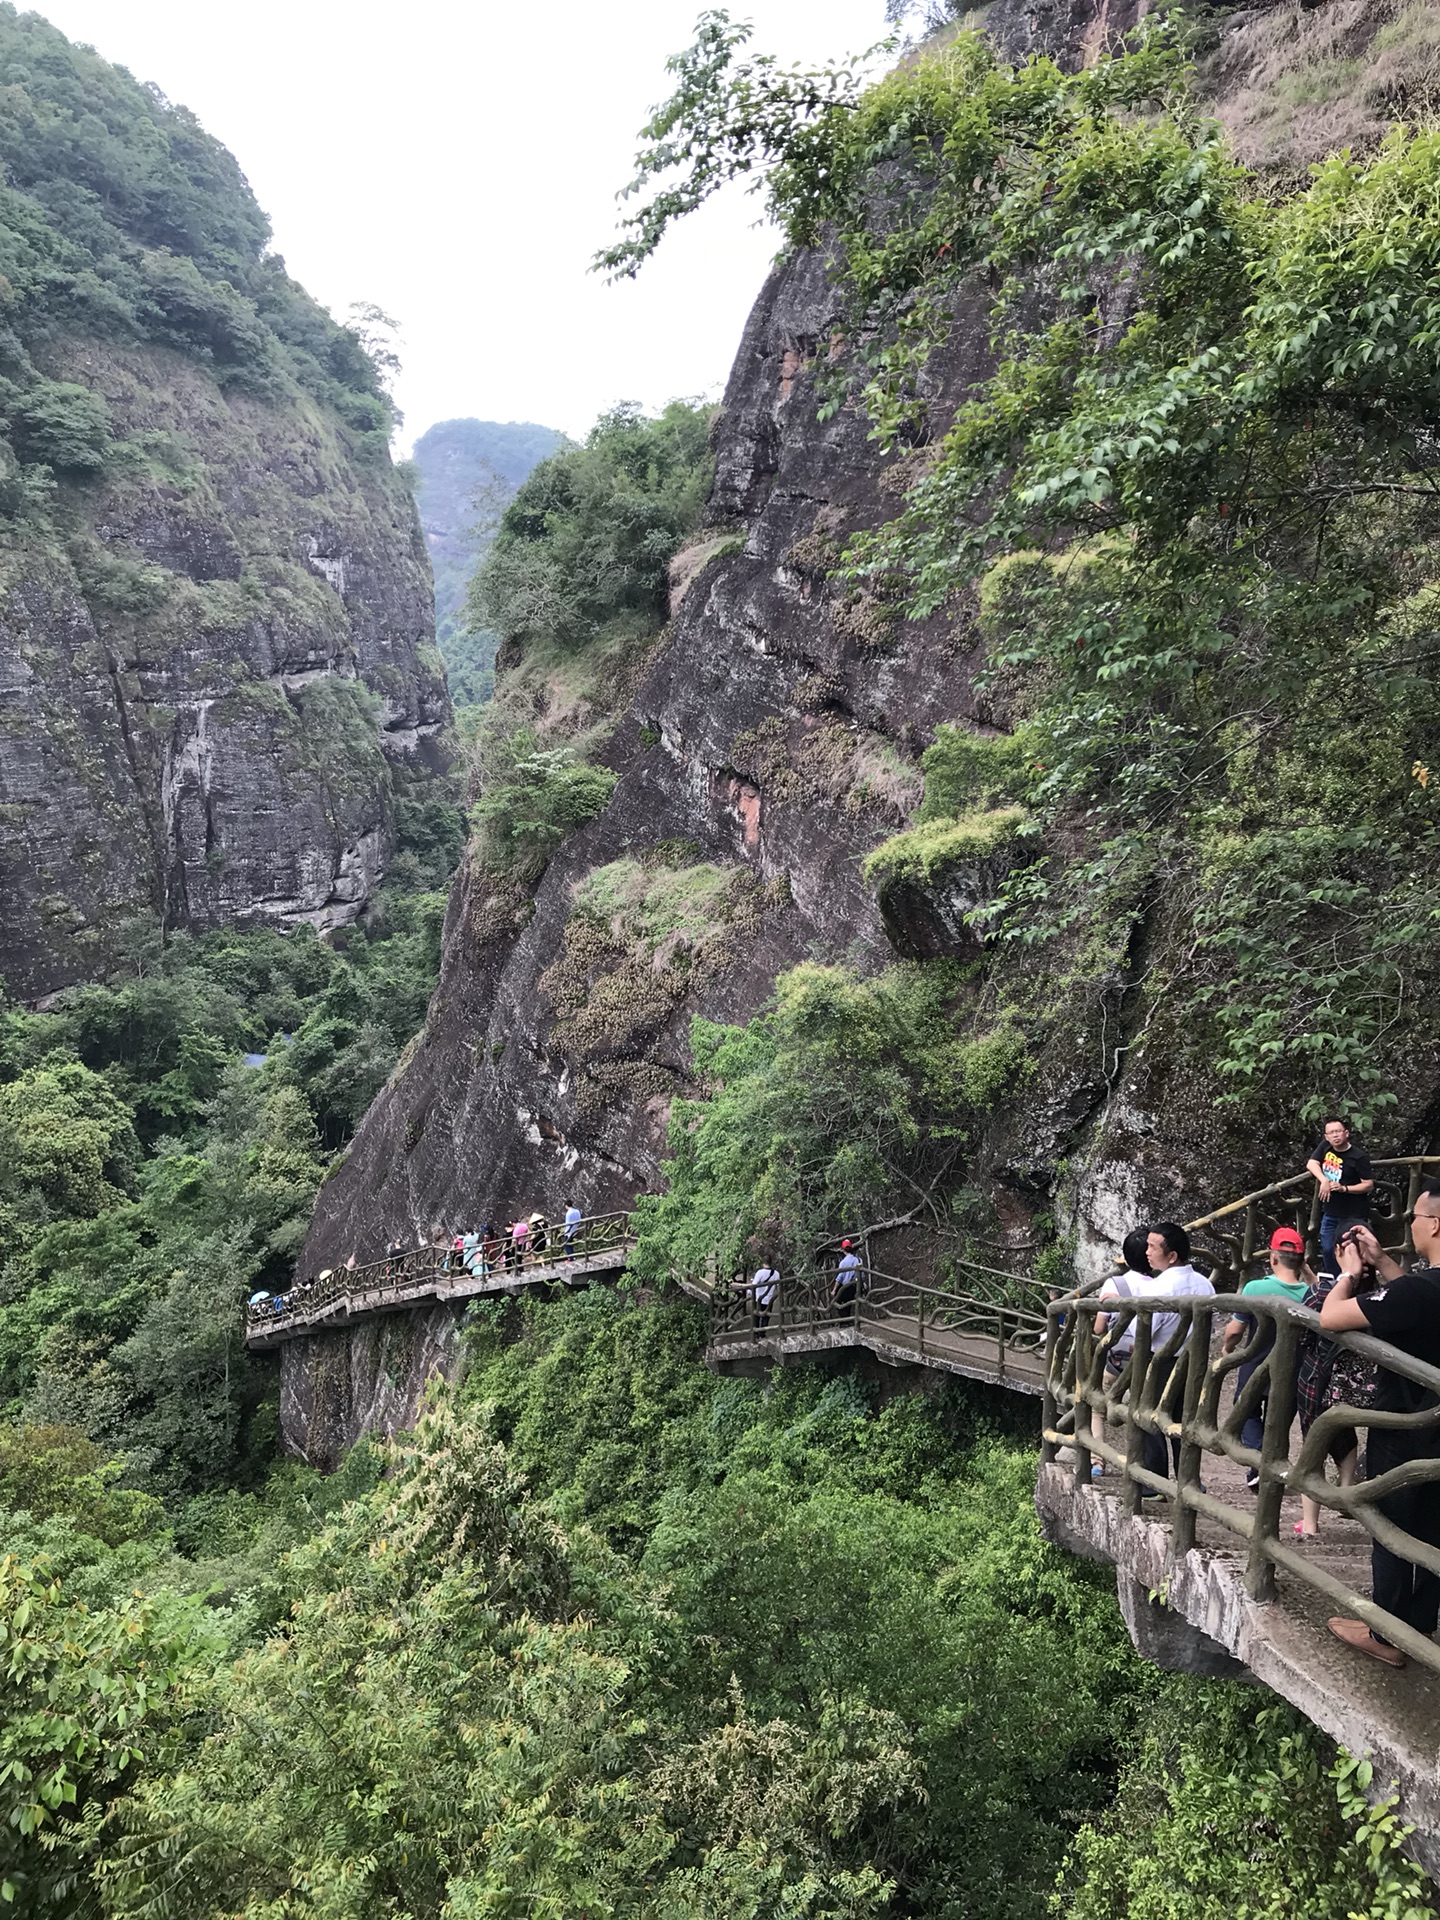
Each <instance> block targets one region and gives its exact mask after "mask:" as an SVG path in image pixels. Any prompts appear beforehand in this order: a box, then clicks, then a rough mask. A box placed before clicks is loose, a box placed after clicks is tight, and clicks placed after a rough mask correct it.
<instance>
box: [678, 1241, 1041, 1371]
mask: <svg viewBox="0 0 1440 1920" xmlns="http://www.w3.org/2000/svg"><path fill="white" fill-rule="evenodd" d="M961 1271H962V1272H963V1274H964V1276H965V1278H966V1279H967V1280H968V1281H969V1282H970V1285H971V1286H972V1287H973V1288H974V1289H975V1290H974V1291H973V1292H969V1291H963V1292H962V1291H961V1290H960V1289H959V1288H942V1287H926V1286H921V1285H920V1284H918V1282H916V1281H913V1280H903V1279H900V1278H899V1277H898V1276H897V1275H895V1274H890V1273H882V1272H881V1271H880V1270H879V1269H878V1268H875V1267H871V1266H862V1267H860V1268H859V1269H858V1270H857V1280H856V1284H857V1289H858V1291H857V1295H856V1298H855V1299H854V1300H851V1301H849V1302H846V1303H840V1304H837V1303H836V1302H835V1300H834V1299H833V1298H832V1294H833V1290H834V1276H833V1275H832V1274H809V1275H802V1276H801V1277H800V1278H798V1279H794V1280H789V1281H786V1280H783V1279H782V1281H781V1283H780V1286H779V1289H778V1291H777V1294H776V1298H775V1301H774V1304H773V1306H772V1308H771V1310H770V1311H769V1312H768V1313H766V1312H764V1310H763V1309H761V1310H758V1311H757V1309H756V1307H755V1304H754V1302H753V1301H752V1299H751V1297H750V1295H749V1294H748V1292H746V1291H745V1289H744V1288H742V1287H721V1286H712V1287H710V1288H709V1289H707V1291H706V1294H705V1298H706V1300H707V1304H708V1305H709V1308H710V1338H709V1342H708V1345H707V1347H706V1350H705V1359H706V1363H707V1364H708V1365H710V1366H712V1367H716V1368H720V1369H722V1370H731V1371H742V1370H743V1371H756V1370H761V1369H768V1368H769V1367H772V1366H777V1365H778V1366H784V1365H787V1364H790V1363H792V1362H795V1361H805V1360H813V1359H815V1358H816V1357H817V1356H818V1355H820V1354H822V1353H829V1352H834V1351H836V1350H839V1349H844V1348H864V1349H865V1350H866V1351H868V1352H870V1353H873V1354H875V1355H876V1356H877V1357H878V1358H879V1359H881V1360H884V1361H887V1362H888V1363H889V1364H890V1365H892V1366H920V1367H934V1368H936V1369H938V1370H939V1371H941V1372H943V1373H957V1374H960V1375H962V1376H963V1377H964V1378H966V1379H968V1380H983V1381H985V1382H987V1383H988V1384H989V1385H991V1386H998V1387H1008V1388H1010V1389H1011V1390H1012V1391H1013V1392H1016V1393H1029V1394H1041V1393H1043V1392H1044V1390H1045V1337H1046V1314H1045V1309H1046V1305H1047V1304H1048V1299H1049V1289H1048V1288H1045V1287H1043V1286H1040V1285H1039V1284H1038V1283H1037V1282H1035V1281H1034V1280H1028V1279H1024V1278H1021V1277H1017V1276H1016V1275H1015V1274H1010V1273H1001V1272H999V1271H998V1270H997V1269H994V1268H990V1267H978V1266H973V1265H967V1266H965V1267H964V1268H962V1269H961ZM1007 1295H1008V1296H1009V1297H1008V1298H1007ZM1017 1296H1018V1298H1017ZM1021 1301H1024V1302H1025V1303H1026V1304H1021Z"/></svg>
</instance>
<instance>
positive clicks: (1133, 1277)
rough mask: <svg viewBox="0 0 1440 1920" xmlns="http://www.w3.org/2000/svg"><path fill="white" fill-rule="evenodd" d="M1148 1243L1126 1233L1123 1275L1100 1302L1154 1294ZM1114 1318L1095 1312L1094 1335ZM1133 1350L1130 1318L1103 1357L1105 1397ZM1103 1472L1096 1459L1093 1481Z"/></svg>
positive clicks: (1140, 1231)
mask: <svg viewBox="0 0 1440 1920" xmlns="http://www.w3.org/2000/svg"><path fill="white" fill-rule="evenodd" d="M1148 1240H1149V1234H1148V1231H1147V1230H1146V1228H1144V1227H1133V1228H1132V1229H1131V1230H1130V1232H1129V1233H1127V1234H1126V1236H1125V1238H1124V1240H1122V1241H1121V1243H1120V1256H1121V1258H1122V1259H1123V1261H1124V1262H1125V1268H1124V1271H1123V1272H1122V1273H1116V1274H1112V1275H1111V1276H1110V1278H1109V1279H1108V1280H1107V1281H1106V1282H1105V1284H1104V1286H1103V1287H1101V1289H1100V1298H1101V1299H1102V1300H1138V1299H1139V1298H1140V1297H1141V1295H1142V1294H1143V1293H1144V1290H1145V1288H1146V1286H1147V1285H1150V1290H1151V1292H1152V1293H1153V1292H1154V1291H1155V1289H1154V1286H1153V1284H1151V1283H1152V1282H1153V1281H1154V1278H1155V1276H1154V1274H1153V1273H1151V1271H1150V1262H1149V1259H1148V1258H1147V1256H1146V1251H1145V1249H1146V1245H1147V1242H1148ZM1117 1317H1118V1316H1117V1315H1115V1314H1113V1313H1097V1314H1096V1316H1095V1331H1096V1333H1097V1334H1106V1333H1108V1332H1109V1331H1110V1328H1111V1327H1112V1326H1113V1325H1114V1323H1115V1320H1116V1319H1117ZM1134 1350H1135V1322H1134V1320H1133V1318H1132V1319H1130V1320H1128V1321H1127V1322H1126V1324H1125V1325H1124V1326H1123V1327H1122V1328H1121V1329H1120V1332H1119V1333H1118V1334H1117V1335H1116V1337H1115V1339H1114V1340H1113V1341H1111V1343H1110V1345H1109V1348H1108V1349H1107V1351H1106V1354H1105V1381H1104V1384H1105V1392H1106V1395H1107V1397H1108V1396H1109V1394H1110V1393H1111V1391H1112V1390H1113V1388H1114V1386H1115V1383H1116V1381H1117V1380H1118V1379H1119V1378H1120V1375H1121V1374H1122V1373H1123V1372H1124V1370H1125V1368H1126V1366H1127V1365H1128V1364H1129V1361H1130V1355H1131V1354H1132V1353H1133V1352H1134ZM1101 1437H1102V1438H1103V1437H1104V1426H1103V1423H1102V1426H1101ZM1104 1472H1105V1469H1104V1467H1103V1466H1102V1465H1101V1463H1100V1462H1099V1461H1098V1460H1097V1461H1096V1462H1095V1464H1094V1465H1093V1466H1092V1467H1091V1469H1090V1478H1091V1479H1092V1480H1099V1479H1100V1478H1101V1477H1102V1476H1103V1474H1104Z"/></svg>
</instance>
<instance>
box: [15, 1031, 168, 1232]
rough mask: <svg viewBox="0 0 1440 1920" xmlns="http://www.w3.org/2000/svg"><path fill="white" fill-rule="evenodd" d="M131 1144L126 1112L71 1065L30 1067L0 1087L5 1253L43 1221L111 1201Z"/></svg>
mask: <svg viewBox="0 0 1440 1920" xmlns="http://www.w3.org/2000/svg"><path fill="white" fill-rule="evenodd" d="M137 1157H138V1147H137V1143H136V1140H135V1130H134V1127H133V1125H132V1116H131V1113H130V1110H129V1108H128V1107H127V1106H126V1105H125V1104H124V1102H123V1101H121V1100H119V1099H117V1098H116V1096H115V1095H114V1094H113V1093H112V1092H111V1091H110V1089H109V1087H108V1086H107V1085H106V1084H105V1082H104V1081H103V1080H102V1079H101V1078H100V1077H99V1075H98V1074H95V1073H92V1072H91V1071H90V1069H89V1068H88V1067H85V1066H82V1065H81V1064H80V1063H79V1061H75V1060H71V1061H65V1060H61V1061H59V1062H57V1063H56V1064H53V1065H45V1066H39V1067H32V1068H30V1069H29V1070H28V1071H27V1072H25V1073H22V1074H21V1075H20V1077H19V1078H18V1079H17V1080H14V1081H12V1082H11V1083H10V1084H9V1085H8V1086H4V1087H0V1208H3V1215H0V1218H3V1222H4V1226H3V1232H4V1238H5V1246H6V1250H7V1251H8V1252H12V1253H13V1252H15V1251H18V1250H19V1248H20V1246H21V1244H22V1242H23V1238H24V1235H25V1233H26V1231H27V1229H28V1230H33V1229H35V1228H38V1227H42V1226H44V1224H45V1223H46V1222H47V1221H48V1220H51V1219H54V1218H56V1217H57V1216H58V1217H60V1218H66V1219H75V1220H84V1219H89V1218H91V1217H93V1216H94V1215H95V1214H97V1213H103V1212H104V1211H105V1210H106V1209H107V1208H108V1207H110V1206H112V1205H113V1204H114V1203H115V1202H116V1201H118V1200H119V1198H120V1195H121V1191H122V1189H123V1188H124V1187H126V1186H128V1185H129V1183H130V1181H131V1179H132V1178H133V1175H134V1170H135V1162H136V1159H137Z"/></svg>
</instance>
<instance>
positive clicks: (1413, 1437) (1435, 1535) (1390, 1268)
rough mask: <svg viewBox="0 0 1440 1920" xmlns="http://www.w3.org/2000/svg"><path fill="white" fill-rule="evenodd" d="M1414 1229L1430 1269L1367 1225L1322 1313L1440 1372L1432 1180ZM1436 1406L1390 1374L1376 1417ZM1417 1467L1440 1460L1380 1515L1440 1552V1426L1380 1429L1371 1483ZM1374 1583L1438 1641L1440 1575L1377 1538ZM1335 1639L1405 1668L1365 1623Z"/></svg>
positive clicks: (1395, 1608) (1340, 1621)
mask: <svg viewBox="0 0 1440 1920" xmlns="http://www.w3.org/2000/svg"><path fill="white" fill-rule="evenodd" d="M1411 1231H1412V1234H1413V1237H1414V1241H1415V1251H1416V1252H1417V1253H1418V1254H1419V1255H1420V1258H1421V1260H1422V1261H1423V1262H1425V1264H1424V1265H1422V1266H1417V1267H1414V1268H1412V1269H1411V1271H1410V1272H1409V1273H1406V1272H1404V1271H1403V1269H1402V1268H1401V1266H1400V1264H1399V1262H1398V1261H1396V1260H1392V1259H1391V1257H1390V1256H1389V1254H1387V1253H1384V1252H1382V1251H1381V1248H1380V1244H1379V1242H1378V1241H1377V1240H1376V1238H1375V1236H1374V1234H1372V1233H1371V1232H1370V1229H1369V1228H1368V1227H1361V1228H1359V1229H1357V1231H1356V1233H1355V1236H1354V1238H1353V1239H1352V1240H1348V1241H1347V1242H1346V1243H1345V1244H1344V1245H1343V1246H1342V1247H1341V1248H1340V1266H1341V1273H1340V1278H1339V1279H1338V1280H1337V1281H1336V1282H1335V1285H1334V1287H1333V1289H1332V1290H1331V1292H1330V1293H1329V1295H1328V1296H1327V1297H1326V1300H1325V1304H1324V1306H1323V1307H1322V1308H1321V1309H1320V1324H1321V1326H1322V1327H1325V1328H1326V1329H1327V1330H1328V1331H1330V1332H1334V1333H1344V1332H1352V1333H1373V1334H1375V1335H1377V1337H1378V1338H1379V1339H1381V1340H1388V1341H1389V1343H1390V1345H1391V1346H1392V1347H1398V1348H1399V1349H1400V1351H1401V1352H1402V1353H1409V1354H1413V1355H1414V1356H1415V1358H1416V1359H1417V1360H1424V1361H1425V1362H1427V1364H1428V1365H1430V1366H1432V1367H1440V1267H1437V1266H1435V1265H1433V1264H1432V1263H1433V1262H1434V1261H1435V1260H1437V1259H1440V1181H1435V1180H1431V1181H1429V1182H1427V1183H1426V1185H1425V1186H1423V1187H1422V1188H1421V1189H1420V1192H1419V1194H1418V1195H1417V1196H1416V1200H1415V1212H1414V1216H1413V1219H1412V1223H1411ZM1364 1264H1369V1265H1371V1266H1373V1267H1375V1268H1376V1269H1377V1271H1378V1272H1379V1275H1380V1278H1381V1281H1382V1282H1383V1284H1382V1285H1381V1286H1379V1287H1377V1288H1376V1289H1375V1291H1374V1292H1373V1293H1367V1294H1361V1295H1359V1296H1357V1295H1356V1293H1355V1283H1356V1281H1357V1279H1358V1278H1359V1275H1360V1269H1361V1267H1362V1265H1364ZM1437 1404H1440V1402H1437V1397H1436V1395H1435V1394H1433V1393H1431V1392H1429V1391H1428V1389H1426V1388H1425V1387H1422V1386H1420V1385H1419V1384H1418V1383H1417V1382H1416V1381H1413V1380H1407V1379H1406V1378H1405V1377H1404V1376H1403V1374H1398V1373H1392V1372H1390V1371H1389V1370H1388V1369H1387V1368H1385V1367H1381V1369H1380V1372H1379V1379H1378V1384H1377V1387H1376V1393H1375V1400H1374V1407H1375V1411H1376V1412H1377V1413H1419V1412H1421V1411H1422V1410H1424V1409H1425V1408H1428V1407H1434V1406H1436V1405H1437ZM1410 1460H1435V1461H1436V1463H1437V1477H1436V1478H1434V1479H1431V1480H1427V1481H1425V1482H1423V1483H1422V1484H1421V1485H1420V1486H1415V1487H1403V1488H1401V1489H1400V1491H1399V1492H1398V1493H1391V1494H1387V1495H1386V1497H1385V1498H1384V1499H1383V1500H1382V1501H1381V1502H1380V1512H1381V1513H1382V1514H1384V1516H1385V1518H1386V1519H1387V1520H1391V1521H1393V1522H1394V1524H1395V1525H1396V1526H1397V1527H1403V1528H1404V1529H1405V1531H1406V1533H1408V1534H1411V1535H1413V1536H1414V1538H1415V1539H1416V1540H1422V1541H1424V1542H1425V1544H1426V1545H1427V1546H1430V1547H1434V1548H1435V1550H1436V1552H1437V1553H1440V1420H1437V1421H1435V1422H1433V1423H1432V1424H1430V1425H1429V1426H1423V1427H1418V1428H1416V1427H1408V1428H1399V1429H1395V1428H1390V1427H1371V1429H1370V1442H1369V1447H1368V1450H1367V1464H1366V1471H1367V1474H1368V1477H1369V1478H1370V1479H1372V1480H1377V1479H1379V1477H1380V1475H1381V1474H1382V1473H1389V1472H1390V1470H1391V1469H1392V1468H1394V1467H1400V1466H1404V1465H1405V1463H1406V1462H1407V1461H1410ZM1370 1579H1371V1592H1372V1595H1373V1598H1374V1601H1375V1604H1376V1606H1377V1607H1384V1608H1385V1610H1386V1612H1387V1613H1393V1614H1394V1615H1395V1617H1396V1619H1397V1620H1403V1621H1404V1622H1405V1624H1406V1626H1408V1627H1413V1628H1414V1629H1415V1631H1416V1633H1423V1634H1433V1633H1434V1631H1435V1628H1436V1624H1437V1622H1440V1572H1436V1571H1433V1570H1432V1569H1431V1568H1429V1567H1421V1566H1416V1565H1415V1564H1414V1562H1413V1561H1410V1560H1402V1559H1401V1558H1400V1556H1399V1555H1398V1554H1395V1553H1392V1552H1391V1551H1390V1549H1389V1548H1388V1547H1383V1546H1381V1544H1380V1542H1379V1541H1378V1540H1375V1541H1372V1542H1371V1546H1370ZM1330 1631H1331V1632H1332V1633H1333V1634H1335V1635H1336V1636H1337V1637H1338V1638H1339V1639H1341V1640H1344V1641H1345V1642H1346V1643H1347V1644H1348V1645H1350V1646H1352V1647H1356V1648H1358V1649H1359V1651H1360V1652H1361V1653H1368V1654H1370V1655H1371V1656H1372V1657H1373V1658H1374V1659H1376V1660H1383V1661H1384V1662H1385V1664H1386V1665H1387V1666H1391V1667H1403V1666H1404V1664H1405V1656H1404V1654H1403V1653H1401V1652H1400V1650H1399V1648H1398V1647H1392V1646H1391V1644H1390V1642H1389V1641H1388V1640H1386V1639H1385V1638H1384V1637H1383V1636H1382V1635H1380V1634H1377V1633H1375V1632H1374V1631H1373V1630H1372V1629H1370V1628H1369V1627H1367V1626H1366V1625H1365V1623H1364V1621H1363V1620H1347V1619H1344V1618H1340V1617H1337V1618H1336V1619H1334V1620H1332V1621H1331V1622H1330Z"/></svg>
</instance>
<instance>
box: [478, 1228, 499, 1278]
mask: <svg viewBox="0 0 1440 1920" xmlns="http://www.w3.org/2000/svg"><path fill="white" fill-rule="evenodd" d="M504 1260H505V1236H504V1234H503V1233H502V1232H501V1230H500V1228H499V1227H497V1226H496V1224H495V1222H494V1221H493V1220H487V1221H486V1222H485V1224H484V1226H483V1227H482V1228H481V1229H480V1261H481V1266H482V1268H483V1270H484V1272H486V1273H487V1274H492V1273H499V1271H500V1269H501V1267H502V1265H503V1264H504Z"/></svg>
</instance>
